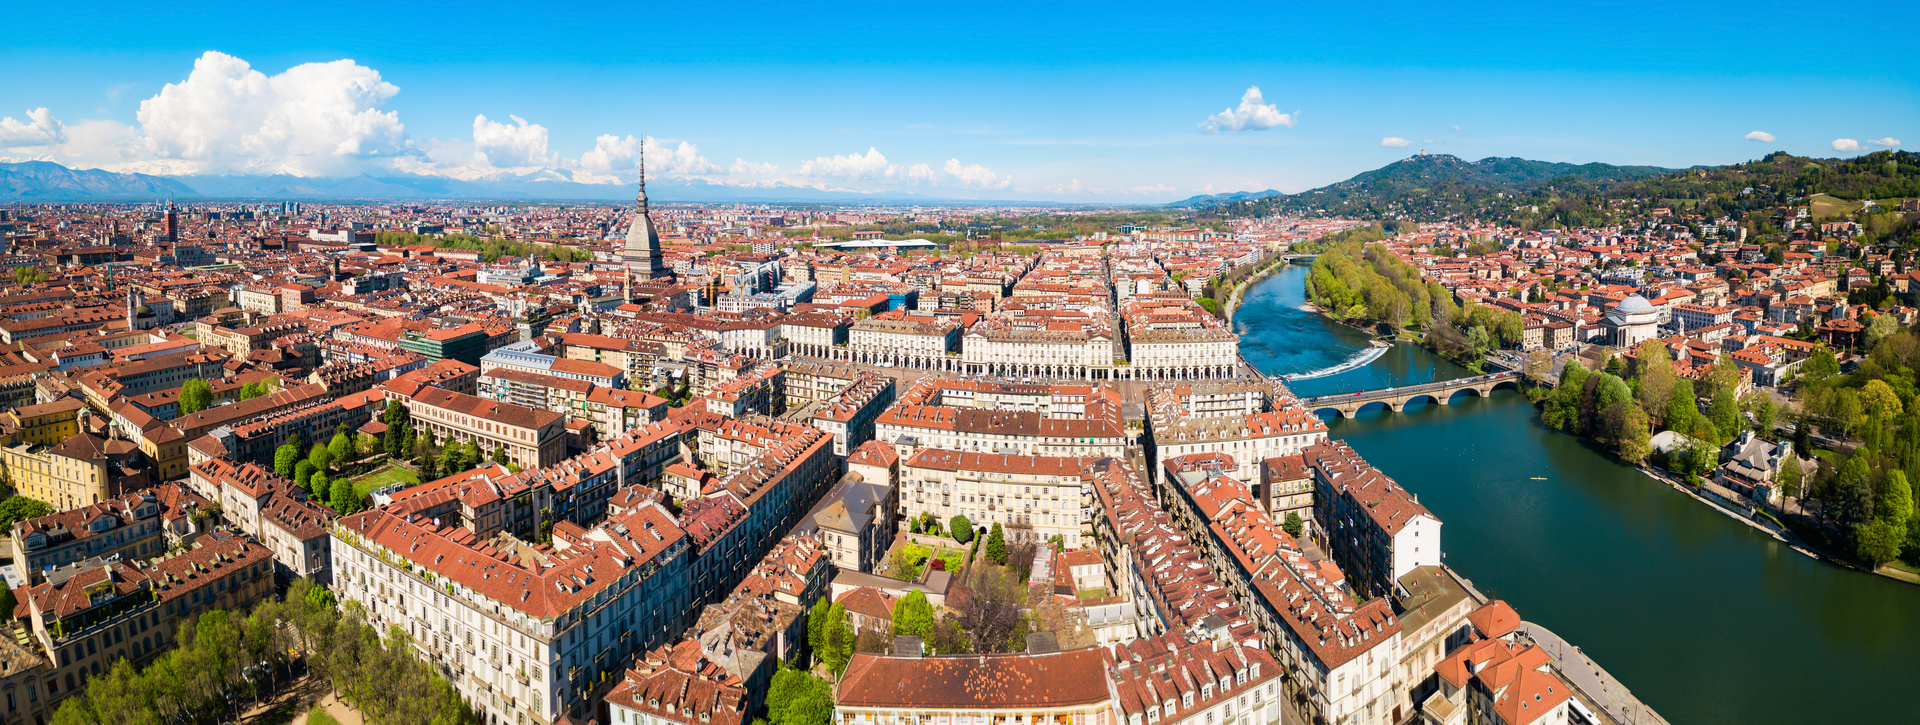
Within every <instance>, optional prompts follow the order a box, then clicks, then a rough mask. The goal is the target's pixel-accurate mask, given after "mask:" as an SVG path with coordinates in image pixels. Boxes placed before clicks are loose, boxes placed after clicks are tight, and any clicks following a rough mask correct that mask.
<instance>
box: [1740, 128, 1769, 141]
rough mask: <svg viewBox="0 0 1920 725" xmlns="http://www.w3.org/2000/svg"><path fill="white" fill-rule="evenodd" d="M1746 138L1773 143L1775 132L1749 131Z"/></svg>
mask: <svg viewBox="0 0 1920 725" xmlns="http://www.w3.org/2000/svg"><path fill="white" fill-rule="evenodd" d="M1745 138H1746V139H1747V140H1748V141H1759V142H1760V143H1773V134H1770V133H1767V132H1765V131H1748V132H1747V135H1746V136H1745Z"/></svg>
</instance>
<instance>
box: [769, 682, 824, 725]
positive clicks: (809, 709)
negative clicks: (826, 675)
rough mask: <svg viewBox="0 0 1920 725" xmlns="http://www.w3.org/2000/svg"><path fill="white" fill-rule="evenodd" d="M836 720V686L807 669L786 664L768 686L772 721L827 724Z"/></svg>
mask: <svg viewBox="0 0 1920 725" xmlns="http://www.w3.org/2000/svg"><path fill="white" fill-rule="evenodd" d="M832 721H833V686H832V685H829V684H827V681H826V680H822V679H820V678H818V677H815V676H813V675H811V674H808V673H806V672H801V671H800V670H795V669H789V668H783V669H781V670H779V671H777V672H775V673H773V681H772V683H770V685H769V686H768V687H767V722H768V723H770V724H771V725H827V724H828V723H830V722H832Z"/></svg>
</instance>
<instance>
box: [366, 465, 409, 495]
mask: <svg viewBox="0 0 1920 725" xmlns="http://www.w3.org/2000/svg"><path fill="white" fill-rule="evenodd" d="M419 482H420V474H418V473H414V472H413V471H409V470H407V469H405V468H399V467H397V466H388V467H386V468H383V469H381V470H379V471H377V472H375V473H371V474H368V475H367V476H366V477H365V478H362V479H359V480H357V481H354V482H353V492H354V493H355V494H357V495H359V496H360V497H361V498H366V496H367V494H368V493H371V492H372V491H373V490H374V489H376V488H385V487H387V486H391V485H394V484H396V483H404V484H414V483H419Z"/></svg>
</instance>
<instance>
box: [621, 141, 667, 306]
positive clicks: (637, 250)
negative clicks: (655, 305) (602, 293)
mask: <svg viewBox="0 0 1920 725" xmlns="http://www.w3.org/2000/svg"><path fill="white" fill-rule="evenodd" d="M634 205H635V207H636V208H635V209H634V213H633V226H631V227H629V228H628V229H627V244H626V247H625V248H623V249H622V250H621V252H620V259H621V261H622V262H625V263H626V266H627V269H628V270H629V271H632V272H634V273H636V274H638V275H640V276H642V277H644V278H646V279H662V278H667V277H672V276H673V270H670V269H667V265H666V262H665V261H664V260H662V259H661V258H660V232H658V231H655V230H654V228H653V217H652V216H649V215H648V214H647V150H646V147H645V146H644V145H642V146H641V149H640V196H639V198H638V199H636V200H635V201H634Z"/></svg>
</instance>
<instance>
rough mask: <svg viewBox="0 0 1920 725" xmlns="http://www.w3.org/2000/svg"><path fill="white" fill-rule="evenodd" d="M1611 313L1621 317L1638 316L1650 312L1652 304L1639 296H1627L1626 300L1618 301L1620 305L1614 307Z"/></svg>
mask: <svg viewBox="0 0 1920 725" xmlns="http://www.w3.org/2000/svg"><path fill="white" fill-rule="evenodd" d="M1613 311H1615V312H1618V313H1620V314H1623V315H1638V314H1642V313H1646V312H1652V311H1653V303H1651V302H1648V301H1647V298H1645V297H1641V296H1640V295H1629V296H1628V297H1627V298H1626V299H1624V300H1620V304H1618V305H1614V307H1613Z"/></svg>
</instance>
